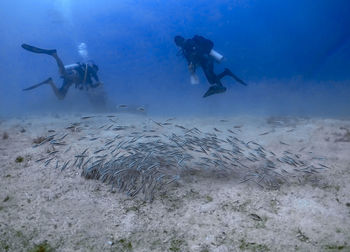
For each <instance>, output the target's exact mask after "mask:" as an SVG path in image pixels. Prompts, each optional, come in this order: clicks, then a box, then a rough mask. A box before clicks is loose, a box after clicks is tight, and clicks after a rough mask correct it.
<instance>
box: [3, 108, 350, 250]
mask: <svg viewBox="0 0 350 252" xmlns="http://www.w3.org/2000/svg"><path fill="white" fill-rule="evenodd" d="M84 116H90V115H85V114H84V115H83V114H81V115H50V116H41V117H35V116H28V117H18V118H6V119H5V118H4V119H1V120H0V137H1V138H0V181H1V182H0V251H203V252H204V251H338V250H339V251H350V183H349V182H350V121H348V120H335V119H324V118H322V119H317V118H292V117H280V118H277V117H229V118H213V117H210V118H209V117H208V118H203V117H200V118H197V119H194V118H176V119H173V120H172V123H173V124H174V125H175V124H176V125H180V126H183V127H185V128H192V127H196V128H197V129H199V130H201V131H203V132H216V131H217V132H220V134H221V135H224V136H225V134H230V133H229V131H228V130H234V131H235V133H236V134H237V136H238V137H239V138H240V139H242V140H243V141H245V142H248V141H256V142H258V143H259V144H261V145H262V146H264V148H266V149H269V150H271V151H273V152H276V153H277V152H279V151H280V150H281V149H284V150H288V151H290V152H292V153H294V152H298V151H300V150H303V155H304V157H305V158H307V159H315V160H316V162H319V163H322V165H324V166H326V167H328V168H327V169H324V170H321V171H320V172H319V173H312V174H302V175H299V174H292V175H295V176H292V177H293V179H291V180H290V182H289V183H283V184H282V185H281V186H280V187H279V188H278V189H268V188H262V187H261V186H259V184H257V183H249V181H248V182H247V183H240V179H239V178H237V177H235V176H234V175H232V176H230V174H229V173H228V174H226V175H225V174H223V173H220V172H217V170H215V169H213V170H212V171H211V170H210V169H209V170H208V169H206V170H205V171H201V170H200V169H196V170H193V171H189V172H187V173H184V174H183V175H182V176H181V178H180V179H179V180H178V181H175V182H174V183H171V184H169V186H167V187H166V188H164V189H163V190H161V191H159V192H156V193H155V197H154V199H153V201H152V202H149V201H145V200H144V198H143V197H142V195H140V196H139V195H138V196H137V197H135V198H134V199H131V198H130V197H128V196H126V195H125V194H123V193H119V192H118V191H114V190H111V187H110V186H109V185H107V184H105V183H102V182H101V181H98V180H87V179H85V178H84V177H82V176H81V170H79V169H78V168H76V167H73V166H67V168H65V169H64V170H63V171H61V169H60V168H57V167H58V161H57V163H56V162H55V160H54V161H52V162H48V163H46V162H45V163H44V162H37V160H40V158H42V157H43V156H45V155H47V154H48V153H50V152H52V151H53V150H52V149H49V148H51V147H50V146H49V145H48V144H42V145H40V146H38V147H36V148H34V147H33V146H35V143H33V141H34V140H36V141H38V138H39V137H47V136H49V135H51V134H56V133H57V134H58V133H59V134H63V133H64V132H67V133H69V134H68V135H67V136H66V142H68V143H70V144H69V145H70V146H69V147H70V150H69V151H67V147H68V146H64V147H62V148H61V149H60V152H59V153H58V154H59V155H60V156H59V161H60V162H61V161H62V162H63V163H64V160H68V159H74V155H77V154H78V153H81V152H82V151H83V150H84V149H85V148H91V149H93V148H94V143H95V142H93V141H89V139H88V138H90V140H91V138H92V137H94V136H96V134H97V133H98V137H97V140H96V141H100V142H101V143H103V142H104V141H105V139H107V138H108V137H110V135H108V134H116V133H115V132H111V133H108V130H109V129H112V127H110V126H109V125H113V127H114V126H117V125H122V126H127V127H128V130H127V131H123V130H120V131H118V132H117V134H119V135H120V134H131V133H132V132H133V131H137V130H139V129H141V128H142V127H143V128H144V127H149V128H152V129H153V130H154V132H155V133H156V134H163V133H167V134H169V133H171V132H172V131H174V132H177V131H178V130H181V129H180V128H178V127H173V126H168V125H167V126H165V125H164V126H160V125H157V124H156V123H155V122H160V123H162V122H163V123H164V122H167V119H168V118H156V117H154V118H150V117H147V116H140V115H128V114H116V115H115V117H114V116H113V117H112V116H110V114H108V115H107V114H106V115H104V114H98V115H97V116H96V117H92V118H84ZM108 116H109V117H108ZM99 125H101V127H102V128H101V127H97V126H99ZM72 126H73V127H72ZM108 127H109V129H108V130H107V128H108ZM67 128H69V129H67ZM214 128H215V129H214ZM39 142H40V141H39ZM64 150H66V151H64ZM317 160H318V161H317ZM63 163H60V165H59V167H61V166H62V164H63ZM40 249H43V250H40Z"/></svg>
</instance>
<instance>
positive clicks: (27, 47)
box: [21, 44, 57, 55]
mask: <svg viewBox="0 0 350 252" xmlns="http://www.w3.org/2000/svg"><path fill="white" fill-rule="evenodd" d="M21 46H22V48H23V49H25V50H27V51H30V52H33V53H43V54H48V55H53V54H56V53H57V50H55V49H53V50H46V49H41V48H38V47H35V46H31V45H28V44H22V45H21Z"/></svg>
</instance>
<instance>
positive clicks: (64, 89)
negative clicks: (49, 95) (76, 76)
mask: <svg viewBox="0 0 350 252" xmlns="http://www.w3.org/2000/svg"><path fill="white" fill-rule="evenodd" d="M49 84H50V86H51V88H52V90H53V92H54V93H55V95H56V97H57V98H58V99H59V100H63V99H64V97H65V96H66V94H67V92H68V89H69V87H70V86H71V83H68V82H66V81H64V82H63V85H62V87H61V88H60V89H58V88H57V86H56V85H55V83H54V82H53V80H52V79H51V81H50V82H49Z"/></svg>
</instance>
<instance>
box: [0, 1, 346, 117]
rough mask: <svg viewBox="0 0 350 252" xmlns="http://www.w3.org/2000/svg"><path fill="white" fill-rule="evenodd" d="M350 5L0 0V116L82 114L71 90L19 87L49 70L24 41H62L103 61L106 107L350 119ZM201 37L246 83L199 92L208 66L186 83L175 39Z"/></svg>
mask: <svg viewBox="0 0 350 252" xmlns="http://www.w3.org/2000/svg"><path fill="white" fill-rule="evenodd" d="M349 10H350V2H349V1H347V0H337V1H330V0H328V1H327V0H319V1H314V0H303V1H302V0H294V1H292V0H285V1H277V0H266V1H258V0H234V1H233V0H231V1H228V0H215V1H208V0H202V1H182V0H168V1H156V0H153V1H148V0H142V1H138V0H124V1H115V0H99V1H93V0H52V1H48V0H35V1H27V0H13V1H9V0H3V1H0V17H1V19H0V29H1V31H2V32H1V39H0V116H1V115H2V116H11V115H19V114H30V113H38V112H40V113H41V112H51V111H84V110H85V109H88V105H87V103H86V101H85V100H84V99H85V98H84V96H82V95H81V93H82V92H80V91H79V90H75V89H74V88H73V87H71V89H70V90H69V92H68V95H67V97H66V99H65V100H63V101H59V100H57V99H56V97H55V96H54V94H53V92H52V90H51V89H50V88H49V87H48V86H45V87H40V88H38V89H35V90H33V91H31V92H23V91H22V89H23V88H25V87H28V86H31V85H33V84H35V83H38V82H40V81H42V80H44V79H46V78H48V77H50V76H51V77H53V78H54V80H55V82H56V83H57V84H58V85H59V86H60V85H61V80H60V78H59V75H58V71H57V66H56V63H55V62H54V60H53V59H52V58H51V57H48V56H46V55H37V54H33V53H29V52H27V51H25V50H23V49H22V48H21V47H20V45H21V44H22V43H28V44H31V45H34V46H38V47H41V48H47V49H57V50H58V55H59V56H60V57H61V58H62V60H63V62H64V63H65V64H71V63H74V62H78V61H83V60H84V59H83V58H82V56H81V54H79V51H78V47H79V45H81V44H82V43H85V44H86V46H87V52H88V55H86V58H87V59H91V60H94V61H95V63H96V64H97V65H98V66H99V68H100V71H99V77H100V79H101V81H102V82H104V84H105V90H106V92H107V94H108V101H109V104H110V107H111V108H113V107H114V106H115V105H117V104H136V105H145V106H147V108H148V113H149V114H152V115H174V114H181V115H198V116H202V115H231V114H233V115H235V114H251V115H271V114H272V115H276V114H278V115H298V116H322V117H323V116H325V117H342V118H343V117H347V118H348V117H349V114H350V87H349V83H350V82H349V79H350V29H349V27H350V26H349V25H350V15H348V13H349ZM195 34H198V35H202V36H204V37H206V38H209V39H211V40H212V41H213V42H214V49H215V50H216V51H218V52H220V53H221V54H223V55H224V56H225V60H224V61H223V62H222V63H221V64H216V65H215V71H216V72H219V71H221V70H223V69H224V67H229V68H231V69H232V71H233V72H234V73H235V74H236V75H237V76H239V77H240V78H241V79H243V80H244V81H245V82H247V83H248V87H245V86H242V85H240V84H238V83H236V82H234V81H233V80H232V79H230V78H226V79H224V80H223V84H224V85H225V86H226V87H227V88H228V90H227V92H226V93H224V94H220V95H214V96H212V97H208V98H205V99H204V98H202V95H203V94H204V93H205V91H206V90H207V89H208V87H209V85H208V83H207V81H206V79H205V78H204V75H203V73H202V71H201V70H199V71H198V73H199V77H200V84H199V85H191V84H190V81H189V74H188V70H187V67H186V61H185V59H184V58H182V57H179V56H177V52H178V49H177V48H176V46H175V44H174V42H173V38H174V36H175V35H182V36H184V37H185V38H190V37H192V36H194V35H195Z"/></svg>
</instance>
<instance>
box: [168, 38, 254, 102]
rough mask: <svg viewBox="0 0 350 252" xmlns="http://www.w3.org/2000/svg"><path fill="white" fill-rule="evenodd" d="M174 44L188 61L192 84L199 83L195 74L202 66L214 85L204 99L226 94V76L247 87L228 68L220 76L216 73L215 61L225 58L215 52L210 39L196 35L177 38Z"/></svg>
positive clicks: (209, 80)
mask: <svg viewBox="0 0 350 252" xmlns="http://www.w3.org/2000/svg"><path fill="white" fill-rule="evenodd" d="M174 42H175V44H176V45H177V46H178V47H180V49H181V52H182V55H183V56H184V57H185V58H186V60H187V63H188V69H189V71H190V73H191V82H192V84H196V82H197V83H198V81H197V80H196V79H197V78H198V77H196V75H195V72H196V67H197V66H200V67H201V68H202V69H203V72H204V74H205V77H206V78H207V80H208V82H209V83H210V84H211V85H212V86H211V87H210V88H209V89H208V91H207V92H206V93H205V94H204V95H203V97H207V96H210V95H213V94H219V93H224V92H225V91H226V87H224V86H223V85H222V83H221V79H222V78H223V77H225V76H226V75H228V76H231V77H232V78H234V79H235V80H236V81H237V82H239V83H240V84H242V85H245V86H247V84H246V83H245V82H244V81H242V80H241V79H239V78H238V77H237V76H236V75H234V74H233V73H232V72H231V70H230V69H228V68H225V70H224V71H223V72H222V73H220V74H215V73H214V59H215V60H217V61H218V62H220V61H221V60H222V58H223V56H222V55H220V54H219V53H217V52H216V51H214V50H213V47H214V43H213V42H212V41H210V40H209V39H206V38H204V37H202V36H198V35H195V36H194V37H193V38H192V39H184V38H183V37H182V36H175V38H174Z"/></svg>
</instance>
